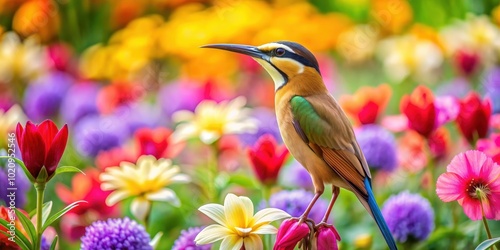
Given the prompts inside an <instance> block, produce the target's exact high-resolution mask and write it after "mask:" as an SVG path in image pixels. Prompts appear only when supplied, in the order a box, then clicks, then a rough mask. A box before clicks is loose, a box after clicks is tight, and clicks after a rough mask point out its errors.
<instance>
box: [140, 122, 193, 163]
mask: <svg viewBox="0 0 500 250" xmlns="http://www.w3.org/2000/svg"><path fill="white" fill-rule="evenodd" d="M171 135H172V131H171V130H169V129H167V128H156V129H150V128H142V129H139V130H137V131H136V132H135V139H136V141H137V146H138V149H139V152H138V155H139V156H141V155H152V156H154V157H155V158H156V159H160V158H164V157H165V158H172V157H174V156H176V155H177V154H179V153H180V151H181V150H182V148H183V147H184V143H177V144H173V143H172V142H171Z"/></svg>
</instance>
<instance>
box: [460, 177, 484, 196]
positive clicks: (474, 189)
mask: <svg viewBox="0 0 500 250" xmlns="http://www.w3.org/2000/svg"><path fill="white" fill-rule="evenodd" d="M465 191H466V192H467V194H468V195H469V197H471V198H473V199H477V200H484V199H486V198H487V196H488V195H489V194H490V189H489V188H488V184H486V183H484V182H483V181H482V180H476V179H474V178H472V179H471V180H470V181H469V184H468V185H467V187H466V189H465Z"/></svg>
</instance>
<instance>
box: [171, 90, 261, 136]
mask: <svg viewBox="0 0 500 250" xmlns="http://www.w3.org/2000/svg"><path fill="white" fill-rule="evenodd" d="M245 104H246V99H245V98H244V97H241V96H240V97H237V98H235V99H233V100H232V101H230V102H227V101H222V102H220V103H216V102H215V101H212V100H204V101H202V102H200V104H198V106H197V107H196V109H195V111H194V113H193V112H191V111H187V110H181V111H177V112H175V113H174V114H173V120H174V121H175V122H181V124H179V125H178V126H177V128H176V130H175V131H174V134H173V138H174V141H182V140H186V139H189V138H193V137H199V138H200V140H201V141H202V142H203V143H205V144H212V143H213V142H215V141H217V140H218V139H219V138H220V137H221V136H222V135H225V134H241V133H248V132H249V133H254V132H255V131H256V130H257V121H256V120H255V119H253V118H250V117H249V113H250V109H249V108H244V106H245Z"/></svg>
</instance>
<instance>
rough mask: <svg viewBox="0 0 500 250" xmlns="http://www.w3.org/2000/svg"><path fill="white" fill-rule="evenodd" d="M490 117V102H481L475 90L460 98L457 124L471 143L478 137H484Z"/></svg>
mask: <svg viewBox="0 0 500 250" xmlns="http://www.w3.org/2000/svg"><path fill="white" fill-rule="evenodd" d="M490 117H491V104H490V102H489V100H485V101H484V102H481V98H480V97H479V95H478V94H477V93H475V92H471V93H469V94H468V95H467V96H466V97H465V98H464V99H463V100H460V112H459V113H458V116H457V119H456V121H457V124H458V127H459V128H460V131H461V132H462V135H463V136H464V137H465V139H467V141H468V142H469V143H471V144H474V142H475V141H476V140H477V139H479V138H484V137H486V135H487V133H488V128H489V123H490Z"/></svg>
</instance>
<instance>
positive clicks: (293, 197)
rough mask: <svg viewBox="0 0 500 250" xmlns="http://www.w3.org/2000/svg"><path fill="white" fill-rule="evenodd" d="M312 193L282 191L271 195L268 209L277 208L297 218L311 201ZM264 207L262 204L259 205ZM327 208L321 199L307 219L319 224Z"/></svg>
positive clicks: (300, 190)
mask: <svg viewBox="0 0 500 250" xmlns="http://www.w3.org/2000/svg"><path fill="white" fill-rule="evenodd" d="M313 197H314V194H313V193H312V192H309V191H306V190H303V189H296V190H282V191H279V192H276V193H274V194H272V195H271V198H269V207H274V208H279V209H281V210H283V211H285V212H287V213H289V214H290V215H291V216H292V217H299V216H300V215H302V213H303V212H304V211H305V210H306V208H307V205H309V202H310V201H311V200H312V199H313ZM261 207H264V204H261ZM327 208H328V202H326V201H325V200H323V199H318V201H317V202H316V204H315V205H314V207H313V208H312V210H311V212H310V213H309V218H311V219H312V220H314V221H315V222H320V221H321V219H323V215H325V212H326V209H327Z"/></svg>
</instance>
